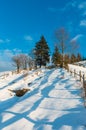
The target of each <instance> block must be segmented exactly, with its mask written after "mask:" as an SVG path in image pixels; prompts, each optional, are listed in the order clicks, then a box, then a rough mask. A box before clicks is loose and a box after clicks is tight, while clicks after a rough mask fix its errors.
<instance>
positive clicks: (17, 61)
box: [12, 55, 21, 73]
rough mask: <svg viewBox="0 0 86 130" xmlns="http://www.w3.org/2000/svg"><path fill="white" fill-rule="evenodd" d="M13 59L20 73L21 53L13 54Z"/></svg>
mask: <svg viewBox="0 0 86 130" xmlns="http://www.w3.org/2000/svg"><path fill="white" fill-rule="evenodd" d="M12 61H13V62H14V64H13V65H14V66H16V67H17V73H19V70H20V67H21V60H20V55H16V56H13V58H12Z"/></svg>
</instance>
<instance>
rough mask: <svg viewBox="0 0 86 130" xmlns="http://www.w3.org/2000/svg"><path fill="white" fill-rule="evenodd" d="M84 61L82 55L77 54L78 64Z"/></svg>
mask: <svg viewBox="0 0 86 130" xmlns="http://www.w3.org/2000/svg"><path fill="white" fill-rule="evenodd" d="M81 60H82V57H81V55H80V53H78V54H77V62H79V61H81Z"/></svg>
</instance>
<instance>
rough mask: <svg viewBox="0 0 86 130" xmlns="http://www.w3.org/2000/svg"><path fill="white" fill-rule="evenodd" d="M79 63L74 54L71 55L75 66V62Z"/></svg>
mask: <svg viewBox="0 0 86 130" xmlns="http://www.w3.org/2000/svg"><path fill="white" fill-rule="evenodd" d="M76 61H77V58H76V56H75V55H74V54H72V55H71V63H72V64H73V63H74V62H76Z"/></svg>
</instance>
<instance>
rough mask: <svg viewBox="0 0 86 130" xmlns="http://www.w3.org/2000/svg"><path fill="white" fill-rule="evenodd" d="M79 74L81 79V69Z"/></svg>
mask: <svg viewBox="0 0 86 130" xmlns="http://www.w3.org/2000/svg"><path fill="white" fill-rule="evenodd" d="M79 76H80V81H81V77H82V75H81V71H80V72H79Z"/></svg>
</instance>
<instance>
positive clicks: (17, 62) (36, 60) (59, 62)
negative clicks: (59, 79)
mask: <svg viewBox="0 0 86 130" xmlns="http://www.w3.org/2000/svg"><path fill="white" fill-rule="evenodd" d="M77 50H78V44H77V42H76V41H72V40H70V39H69V35H68V33H67V31H66V30H65V29H64V28H60V29H58V30H56V31H55V47H54V51H53V54H52V55H50V48H49V45H48V43H47V41H46V39H45V37H44V36H41V38H40V40H39V41H38V42H37V43H36V44H35V47H34V48H33V50H32V52H31V53H32V55H31V56H29V55H26V54H19V55H15V56H13V57H12V60H13V62H14V66H16V68H17V72H18V73H19V71H20V69H27V67H29V68H30V69H31V68H37V66H39V67H40V68H41V66H46V65H47V64H48V63H49V62H50V56H51V57H52V58H51V61H52V64H53V65H54V66H55V67H58V66H59V67H65V68H66V67H67V64H68V63H75V62H79V61H80V60H82V57H81V55H80V54H79V53H75V52H77Z"/></svg>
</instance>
